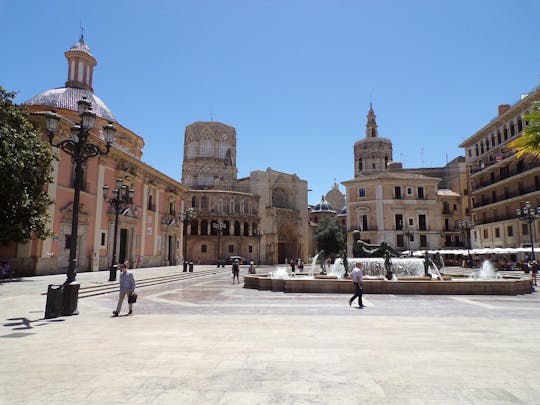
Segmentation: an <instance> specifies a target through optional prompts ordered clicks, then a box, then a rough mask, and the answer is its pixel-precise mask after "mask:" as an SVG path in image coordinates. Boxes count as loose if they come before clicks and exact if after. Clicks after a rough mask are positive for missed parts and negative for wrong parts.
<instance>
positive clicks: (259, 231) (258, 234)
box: [257, 229, 262, 266]
mask: <svg viewBox="0 0 540 405" xmlns="http://www.w3.org/2000/svg"><path fill="white" fill-rule="evenodd" d="M261 236H262V233H261V230H260V229H257V237H258V238H259V254H258V257H259V262H258V266H260V265H261Z"/></svg>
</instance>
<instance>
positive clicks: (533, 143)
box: [508, 90, 540, 159]
mask: <svg viewBox="0 0 540 405" xmlns="http://www.w3.org/2000/svg"><path fill="white" fill-rule="evenodd" d="M536 91H537V92H538V91H540V90H536ZM524 118H525V119H526V120H527V121H529V125H528V126H527V127H525V129H523V134H522V135H521V136H520V137H518V138H516V139H514V140H513V141H512V142H510V143H509V144H508V146H510V148H512V149H514V150H515V151H516V156H517V157H518V158H521V157H524V156H529V157H532V158H537V159H538V158H540V101H536V102H535V103H534V104H533V108H532V111H531V113H530V114H527V115H525V116H524Z"/></svg>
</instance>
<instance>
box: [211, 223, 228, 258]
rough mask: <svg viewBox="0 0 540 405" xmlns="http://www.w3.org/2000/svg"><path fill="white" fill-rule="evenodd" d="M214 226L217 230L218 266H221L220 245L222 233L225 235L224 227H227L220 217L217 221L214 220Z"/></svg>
mask: <svg viewBox="0 0 540 405" xmlns="http://www.w3.org/2000/svg"><path fill="white" fill-rule="evenodd" d="M212 228H214V229H215V230H216V233H217V237H218V239H217V261H216V263H217V267H219V256H220V252H219V250H220V246H221V235H223V229H225V223H224V222H223V221H222V220H221V219H218V220H217V222H214V223H213V224H212Z"/></svg>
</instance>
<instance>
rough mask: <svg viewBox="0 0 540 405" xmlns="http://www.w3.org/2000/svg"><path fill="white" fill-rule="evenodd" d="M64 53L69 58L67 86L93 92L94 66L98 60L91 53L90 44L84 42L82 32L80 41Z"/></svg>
mask: <svg viewBox="0 0 540 405" xmlns="http://www.w3.org/2000/svg"><path fill="white" fill-rule="evenodd" d="M64 55H65V56H66V59H67V60H68V79H67V82H66V87H76V88H78V89H84V90H88V91H90V92H92V93H93V92H94V89H93V88H92V80H93V77H94V66H96V64H97V61H96V58H94V56H93V55H92V54H91V53H90V48H89V47H88V45H86V44H85V43H84V37H83V33H82V32H81V37H80V38H79V42H77V43H75V45H73V46H72V47H71V48H70V49H69V50H67V51H66V52H64Z"/></svg>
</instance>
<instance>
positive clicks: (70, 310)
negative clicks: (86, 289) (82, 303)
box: [62, 281, 81, 316]
mask: <svg viewBox="0 0 540 405" xmlns="http://www.w3.org/2000/svg"><path fill="white" fill-rule="evenodd" d="M80 286H81V285H80V284H79V283H78V282H76V281H72V282H71V283H69V284H64V294H63V295H64V298H63V308H62V315H64V316H71V315H79V311H78V310H77V306H78V301H79V287H80Z"/></svg>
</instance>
